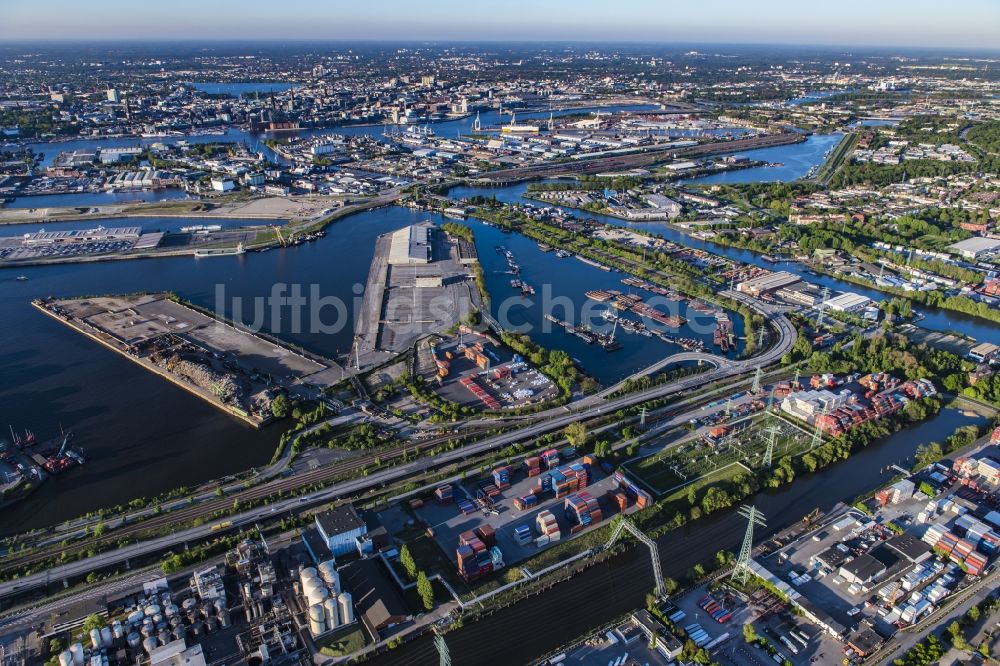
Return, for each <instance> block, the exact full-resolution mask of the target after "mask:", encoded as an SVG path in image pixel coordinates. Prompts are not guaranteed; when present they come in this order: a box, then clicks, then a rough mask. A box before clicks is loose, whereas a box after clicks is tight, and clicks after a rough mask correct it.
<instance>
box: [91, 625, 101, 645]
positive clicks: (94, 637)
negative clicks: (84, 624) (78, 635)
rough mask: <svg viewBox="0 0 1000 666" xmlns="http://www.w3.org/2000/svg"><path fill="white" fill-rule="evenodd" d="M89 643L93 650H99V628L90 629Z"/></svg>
mask: <svg viewBox="0 0 1000 666" xmlns="http://www.w3.org/2000/svg"><path fill="white" fill-rule="evenodd" d="M90 645H91V646H92V647H93V648H94V649H95V650H100V649H101V645H102V643H101V630H100V629H91V630H90Z"/></svg>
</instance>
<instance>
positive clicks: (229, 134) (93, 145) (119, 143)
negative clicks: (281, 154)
mask: <svg viewBox="0 0 1000 666" xmlns="http://www.w3.org/2000/svg"><path fill="white" fill-rule="evenodd" d="M264 138H266V136H265V135H260V136H258V135H254V134H248V133H247V132H244V131H243V130H240V129H230V130H227V131H226V132H225V133H222V134H193V135H191V136H157V137H141V138H140V137H111V138H80V139H71V140H69V141H55V142H51V143H50V142H35V143H28V144H26V146H27V147H28V148H31V149H32V150H33V151H34V152H36V153H42V155H43V156H44V157H43V158H42V160H41V165H42V166H43V167H48V166H52V164H53V162H54V161H55V159H56V156H57V155H58V154H59V153H64V152H72V151H81V152H88V151H89V152H93V151H95V150H96V149H97V148H122V147H126V146H137V145H142V146H151V145H153V144H155V143H162V144H166V145H173V144H175V143H177V142H178V141H186V142H187V143H191V144H201V143H246V144H247V145H248V146H249V147H250V149H251V150H253V151H255V152H262V153H264V155H265V156H266V157H267V158H268V159H270V160H272V161H278V157H277V155H275V153H274V151H272V150H271V149H270V148H268V147H267V146H266V145H264V142H263V139H264Z"/></svg>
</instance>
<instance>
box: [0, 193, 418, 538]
mask: <svg viewBox="0 0 1000 666" xmlns="http://www.w3.org/2000/svg"><path fill="white" fill-rule="evenodd" d="M424 218H425V216H423V215H420V214H418V213H415V212H413V211H410V210H408V209H402V208H384V209H380V210H375V211H369V212H366V213H363V214H360V215H358V216H355V217H352V218H350V222H346V223H345V222H341V223H338V224H335V225H332V226H330V227H329V229H328V232H327V236H326V237H325V238H323V239H320V240H318V241H316V242H313V243H306V244H303V245H299V246H295V247H290V248H287V249H282V250H272V251H269V252H263V253H248V254H246V255H242V256H231V257H216V258H208V259H195V258H193V257H173V258H164V259H152V260H141V261H111V262H98V263H78V264H62V265H52V266H35V267H26V268H23V269H18V270H17V271H14V270H10V269H8V270H3V271H0V311H2V312H3V313H4V315H5V321H4V326H3V329H2V332H0V350H2V351H0V377H3V379H4V381H3V383H2V384H0V424H2V428H3V431H7V429H8V426H11V427H13V428H14V429H16V430H23V429H25V428H27V429H30V430H32V431H33V432H35V433H36V434H37V435H38V436H39V437H45V438H47V437H51V436H53V435H57V434H58V433H59V430H60V428H65V429H68V430H72V431H73V432H74V435H75V440H76V443H77V444H79V446H81V447H82V448H83V449H84V450H85V451H86V454H87V459H88V461H87V464H86V465H84V466H83V467H82V468H77V469H73V470H70V471H68V472H66V473H65V474H62V475H60V476H58V477H55V478H52V479H49V480H48V481H47V482H46V483H45V484H44V485H42V486H41V487H40V488H39V489H38V490H37V491H35V493H34V494H32V495H31V496H30V497H29V498H28V499H26V500H25V501H22V502H19V503H17V504H15V505H12V506H10V507H6V508H5V509H4V511H3V515H2V517H0V533H4V534H9V533H12V532H19V531H22V530H25V529H29V528H34V527H41V526H45V525H49V524H52V523H55V522H59V521H62V520H65V519H67V518H72V517H74V516H78V515H81V514H83V513H85V512H87V511H92V510H95V509H97V508H100V507H102V506H113V505H115V504H118V503H122V502H127V501H128V500H130V499H133V498H136V497H149V496H153V495H157V494H159V493H163V492H166V491H169V490H171V489H173V488H175V487H177V486H181V485H188V486H191V485H194V484H197V483H201V482H204V481H208V480H210V479H214V478H218V477H221V476H225V475H227V474H232V473H235V472H239V471H242V470H245V469H249V468H250V467H253V466H259V465H263V464H266V463H267V461H268V460H270V458H271V454H272V453H273V452H274V447H275V446H276V444H277V440H278V436H279V435H280V428H274V427H271V428H266V429H264V430H260V431H257V430H254V429H252V428H250V427H248V426H245V425H243V424H242V422H241V421H239V420H237V419H235V418H232V417H229V416H226V415H224V414H223V413H221V412H220V411H218V410H217V409H215V408H214V407H212V406H210V405H209V404H208V403H206V402H204V401H203V400H200V399H198V398H196V397H194V396H192V395H190V394H189V393H187V392H186V391H184V390H182V389H179V388H177V387H176V386H174V385H172V384H170V383H169V382H166V381H164V380H163V379H161V378H160V377H157V376H156V375H154V374H152V373H150V372H147V371H145V370H143V369H142V368H140V367H138V366H137V365H135V364H134V363H132V362H130V361H128V360H127V359H125V358H122V357H121V356H119V355H118V354H115V353H113V352H111V351H109V350H106V349H104V348H103V347H101V346H100V345H97V344H95V343H93V342H92V341H90V340H88V339H86V338H84V337H83V336H81V335H79V334H78V333H75V332H74V331H72V330H71V329H70V328H68V327H66V326H64V325H62V324H60V323H59V322H57V321H55V320H54V319H52V318H50V317H47V316H45V315H43V314H42V313H40V312H38V311H37V310H35V309H34V308H33V307H32V306H31V304H30V303H31V300H32V299H34V298H41V297H46V296H57V297H66V296H82V295H87V294H107V293H126V292H135V291H159V290H169V291H174V292H176V293H177V294H179V295H180V296H181V297H182V298H185V299H188V300H190V301H192V302H194V303H197V304H198V305H201V306H203V307H207V308H212V309H216V292H217V288H221V289H222V290H224V295H225V300H224V302H223V303H222V304H220V306H219V310H221V311H222V312H223V313H224V314H226V315H227V316H230V315H232V314H233V312H234V309H233V308H234V300H233V299H236V300H235V303H237V304H238V307H242V316H241V318H242V319H243V320H244V321H246V322H248V323H250V322H252V321H253V320H254V318H255V314H256V313H257V312H261V313H263V314H266V315H267V317H266V319H265V322H266V326H265V328H266V329H268V330H272V331H274V332H276V333H277V334H279V335H280V336H281V338H282V339H284V340H287V341H289V342H290V343H292V344H294V345H300V346H302V347H306V348H308V349H310V350H312V351H314V352H317V353H320V354H323V355H326V356H336V355H338V354H341V353H346V351H347V350H348V348H349V347H350V345H351V341H352V339H353V318H352V317H351V316H350V315H351V313H350V311H349V310H348V312H347V315H348V318H349V320H347V321H339V318H338V313H337V311H336V310H335V309H334V308H325V309H324V310H323V311H322V312H321V313H320V316H321V317H322V321H323V322H324V323H325V324H327V325H329V326H330V327H331V328H337V325H338V324H342V326H340V327H339V328H338V329H337V330H336V332H333V333H316V332H310V327H309V320H308V319H307V320H306V321H305V322H304V323H303V324H302V325H300V326H299V327H297V328H296V327H295V325H294V321H293V317H292V314H291V310H290V309H289V308H277V309H267V308H265V307H264V306H265V304H266V303H265V302H264V299H265V298H266V297H268V296H269V295H270V294H271V293H272V288H273V286H274V285H275V284H278V285H281V284H285V285H289V287H288V288H289V289H290V288H291V287H290V285H293V284H295V285H301V289H302V290H303V292H304V293H306V294H308V293H310V290H311V289H316V290H317V291H316V295H317V297H318V298H324V297H326V298H330V297H333V298H336V299H338V300H341V301H342V302H344V303H347V304H349V307H350V304H352V302H353V299H354V297H355V294H354V291H353V289H354V286H355V285H363V284H364V281H365V277H366V276H367V274H368V267H369V264H370V263H371V259H372V256H373V254H374V246H375V238H376V237H377V236H378V235H379V234H382V233H386V232H389V231H394V230H396V229H399V228H401V227H403V226H406V225H408V224H413V223H415V222H418V221H420V220H422V219H424ZM130 223H133V224H140V223H142V224H150V225H152V226H154V227H160V228H162V227H164V226H165V225H167V224H170V225H177V226H181V225H183V224H204V223H205V220H200V219H190V220H178V219H166V220H150V219H136V220H130ZM255 223H257V224H260V223H261V222H260V221H259V220H258V221H255ZM48 226H52V227H53V228H56V225H48ZM48 226H47V228H48ZM18 274H23V275H24V276H25V277H27V278H28V280H27V281H25V282H20V281H17V280H16V279H15V277H16V276H17V275H18ZM313 285H315V287H314V286H313ZM258 306H259V307H258ZM272 312H273V313H276V314H277V319H276V320H274V321H272V320H271V316H270V315H271V314H272ZM0 437H2V435H0Z"/></svg>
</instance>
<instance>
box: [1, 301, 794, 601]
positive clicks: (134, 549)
mask: <svg viewBox="0 0 1000 666" xmlns="http://www.w3.org/2000/svg"><path fill="white" fill-rule="evenodd" d="M767 317H768V319H769V320H770V321H771V323H772V324H773V325H774V326H775V327H776V328H777V330H778V332H779V338H778V341H777V344H775V345H774V346H772V347H771V348H770V349H768V350H767V351H766V352H764V353H763V354H761V355H759V356H757V357H755V358H753V359H748V360H743V361H730V360H728V359H726V363H724V364H722V363H720V365H719V367H716V368H714V369H712V370H710V371H708V372H704V373H701V374H698V375H694V376H691V377H685V378H682V379H680V380H678V381H676V382H672V383H669V384H664V385H661V386H654V387H651V388H649V389H646V390H644V391H641V392H636V393H633V394H629V395H623V396H620V397H617V398H613V399H609V400H602V399H601V398H600V397H598V396H590V397H589V398H586V399H584V400H581V401H578V402H577V403H573V404H571V405H566V406H564V407H559V408H553V409H551V410H548V411H547V412H544V413H542V414H540V415H539V416H540V419H539V420H537V421H535V422H533V423H531V424H528V425H526V426H525V427H524V428H521V429H519V430H516V431H513V432H508V433H503V434H500V435H495V436H492V437H488V438H486V439H484V440H482V441H479V442H476V443H474V444H468V445H466V446H463V447H460V448H458V449H455V450H453V451H448V452H445V453H441V454H439V455H437V456H435V457H434V458H425V459H419V460H417V461H415V462H411V463H407V464H404V465H399V466H396V467H390V468H387V469H383V470H379V471H376V472H372V473H371V474H369V475H367V476H363V477H361V478H359V479H352V480H349V481H344V482H342V483H338V484H336V485H335V486H334V487H331V488H327V489H324V490H321V491H318V492H315V493H313V494H311V495H308V496H304V497H297V498H291V499H283V500H278V501H276V502H273V503H271V504H268V505H265V506H262V507H257V508H253V509H250V510H247V511H244V512H242V513H239V514H236V515H233V516H231V517H229V518H227V520H228V521H230V522H231V524H232V526H233V527H240V526H244V525H253V524H254V523H255V522H257V521H261V520H267V519H269V518H271V517H273V516H274V514H280V513H285V512H294V511H298V510H302V509H304V508H308V507H311V506H315V505H318V504H322V503H325V502H329V501H332V500H336V499H340V498H342V497H346V496H352V495H357V494H361V493H363V492H365V491H367V490H369V489H371V488H376V487H379V486H387V485H390V484H392V483H395V482H398V481H400V480H403V479H406V478H410V477H412V476H413V475H416V474H420V473H422V472H424V471H425V470H426V469H427V468H428V467H431V466H440V465H447V464H449V463H453V462H457V461H460V460H463V459H465V458H469V457H471V456H476V455H480V454H483V453H487V452H489V451H492V450H495V449H499V448H502V447H504V446H508V445H510V444H513V443H515V442H521V441H525V440H529V439H532V438H536V437H538V436H540V435H543V434H546V433H550V432H554V431H558V430H561V429H562V428H564V427H566V426H567V425H569V424H570V423H575V422H577V421H581V420H586V419H588V418H595V417H599V416H601V415H603V414H607V413H614V412H616V411H618V410H620V409H624V408H627V407H631V406H633V405H637V404H641V403H644V402H648V401H650V400H656V399H660V398H665V397H669V396H672V395H677V394H682V393H684V392H686V391H689V390H695V389H698V388H701V387H702V386H704V385H706V384H708V383H711V382H714V381H718V380H721V379H726V378H731V377H736V376H739V375H743V374H747V373H749V372H751V371H753V370H754V368H755V367H756V366H758V365H760V366H761V367H763V366H766V365H769V364H771V363H774V362H776V361H777V360H778V359H780V358H781V356H782V355H783V354H784V353H785V352H787V351H788V350H789V349H791V347H792V345H793V344H794V342H795V335H796V334H795V329H794V327H793V326H792V324H791V322H790V321H788V319H787V318H785V317H783V316H780V315H772V314H770V313H767ZM290 480H291V479H290ZM212 527H213V524H211V523H206V524H203V525H199V526H196V527H190V528H186V529H183V530H179V531H177V532H173V533H171V534H168V535H165V536H162V537H157V538H153V539H148V540H145V541H141V542H139V543H134V544H130V545H126V546H123V547H121V548H117V549H114V550H109V551H107V552H103V553H98V554H96V555H94V556H92V557H88V558H84V559H81V560H79V561H76V562H70V563H67V564H62V565H59V566H55V567H52V568H51V569H49V570H47V571H43V572H39V573H35V574H30V575H27V576H23V577H21V578H18V579H15V580H10V581H6V582H3V583H0V598H3V597H7V596H10V595H12V594H19V593H23V592H26V591H30V590H34V589H37V588H39V587H42V586H45V585H47V584H49V582H51V581H59V580H63V579H69V578H75V577H79V576H84V575H86V574H88V573H90V572H92V571H96V570H101V569H104V568H109V567H114V566H120V565H122V564H124V563H126V562H127V561H128V560H130V559H133V558H138V557H143V556H147V555H152V554H155V553H159V552H164V551H167V550H170V549H172V548H174V547H177V546H179V545H183V544H185V543H188V542H198V541H200V540H203V539H206V538H208V537H210V536H212V534H213V530H212Z"/></svg>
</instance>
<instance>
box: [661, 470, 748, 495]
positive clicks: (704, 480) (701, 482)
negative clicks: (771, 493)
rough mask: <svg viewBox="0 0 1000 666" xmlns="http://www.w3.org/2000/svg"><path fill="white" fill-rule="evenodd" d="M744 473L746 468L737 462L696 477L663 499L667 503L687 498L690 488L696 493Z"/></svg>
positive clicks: (675, 488) (671, 491)
mask: <svg viewBox="0 0 1000 666" xmlns="http://www.w3.org/2000/svg"><path fill="white" fill-rule="evenodd" d="M746 473H747V468H746V467H744V466H743V465H741V464H740V463H738V462H734V463H731V464H729V465H727V466H726V467H723V468H722V469H717V470H715V471H714V472H709V473H708V474H706V475H704V476H701V477H698V478H697V479H695V480H694V481H692V482H691V483H685V484H684V485H680V486H676V487H674V488H673V489H672V490H670V491H667V493H666V495H665V496H664V499H666V500H667V501H668V502H672V501H674V500H677V499H680V498H682V497H685V496H687V494H688V492H690V490H691V488H692V487H693V488H694V489H695V491H696V492H697V491H700V490H701V489H702V488H704V487H707V486H711V485H713V484H715V483H719V482H720V481H728V480H729V479H733V478H735V477H737V476H739V475H740V474H746Z"/></svg>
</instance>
